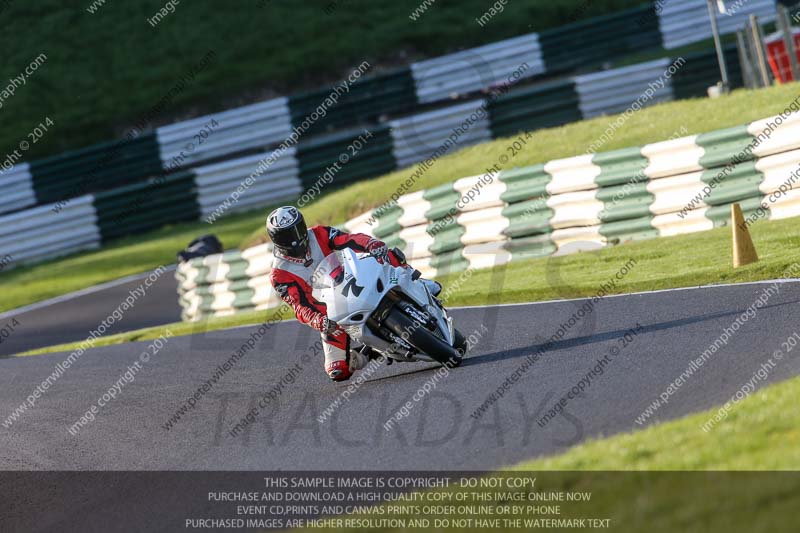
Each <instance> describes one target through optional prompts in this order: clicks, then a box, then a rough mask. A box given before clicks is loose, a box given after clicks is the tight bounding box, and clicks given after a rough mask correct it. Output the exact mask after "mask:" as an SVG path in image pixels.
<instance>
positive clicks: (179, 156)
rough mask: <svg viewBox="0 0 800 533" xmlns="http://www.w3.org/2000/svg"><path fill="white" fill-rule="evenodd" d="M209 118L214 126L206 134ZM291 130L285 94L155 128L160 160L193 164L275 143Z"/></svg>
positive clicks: (286, 135) (168, 163) (285, 136)
mask: <svg viewBox="0 0 800 533" xmlns="http://www.w3.org/2000/svg"><path fill="white" fill-rule="evenodd" d="M212 120H215V121H216V122H217V124H218V125H217V126H216V127H214V128H213V129H211V131H210V132H209V133H208V137H207V138H203V137H201V136H200V133H201V130H202V129H203V128H204V127H205V125H206V124H208V123H210V122H211V121H212ZM291 131H292V125H291V118H290V114H289V105H288V99H287V98H275V99H272V100H267V101H265V102H258V103H257V104H252V105H246V106H242V107H236V108H234V109H229V110H227V111H222V112H219V113H211V114H209V115H204V116H202V117H197V118H193V119H191V120H184V121H182V122H177V123H175V124H171V125H169V126H162V127H160V128H158V129H157V130H156V137H157V138H158V147H159V154H160V157H161V164H162V166H163V167H164V168H170V165H171V164H176V165H179V166H183V167H187V166H195V165H197V164H198V163H200V162H202V161H207V160H209V159H213V158H217V157H222V156H228V155H230V154H234V153H237V152H243V151H246V150H253V149H261V150H264V149H266V148H267V147H269V146H273V145H276V144H278V143H280V142H282V141H283V140H285V139H286V138H288V137H289V134H290V133H291Z"/></svg>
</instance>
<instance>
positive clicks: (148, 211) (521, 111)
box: [0, 52, 737, 265]
mask: <svg viewBox="0 0 800 533" xmlns="http://www.w3.org/2000/svg"><path fill="white" fill-rule="evenodd" d="M710 54H712V52H709V53H708V54H705V53H704V54H699V55H697V54H695V55H692V56H687V57H686V58H685V61H684V62H682V63H681V64H680V65H681V66H680V67H679V68H678V71H677V73H675V75H674V76H673V77H672V78H671V79H669V80H666V81H665V83H664V87H663V89H661V90H660V91H656V92H655V94H654V96H653V97H651V98H649V99H646V100H642V101H641V105H642V107H644V106H646V105H651V104H653V103H656V102H658V101H662V100H669V99H672V98H673V91H677V90H678V89H677V88H678V87H680V88H681V89H680V90H681V91H682V93H683V96H692V95H693V92H695V91H697V92H705V86H706V85H708V84H710V83H712V80H713V79H714V76H715V75H714V74H713V69H712V72H711V73H709V71H708V70H707V69H706V70H704V69H703V68H701V66H702V65H704V64H705V63H706V62H707V59H708V58H707V57H706V55H710ZM673 64H676V65H677V62H676V61H675V60H668V59H662V60H657V61H653V62H648V63H643V64H640V65H632V66H629V67H623V68H620V69H612V70H608V71H604V72H602V73H596V74H591V75H586V76H576V77H574V78H572V79H566V80H561V81H558V82H549V83H544V84H540V85H535V86H529V87H520V88H511V89H510V90H509V91H508V92H506V93H504V94H501V95H500V96H497V97H492V98H488V99H475V100H472V101H467V102H461V103H456V104H453V105H451V106H449V107H446V108H443V109H437V110H434V111H429V112H425V113H420V114H417V115H413V116H410V117H404V118H400V119H396V120H392V121H390V122H389V123H388V124H384V125H380V126H377V127H373V128H371V129H369V130H367V129H358V130H349V131H340V132H336V133H334V134H329V135H318V136H316V137H312V138H310V139H307V140H306V139H303V140H301V141H300V142H299V143H298V144H297V146H296V147H290V148H288V149H286V150H284V151H278V152H274V151H272V150H267V151H262V152H259V153H255V154H249V155H244V156H239V157H238V158H236V159H230V160H226V161H222V162H217V163H206V164H203V165H202V166H198V167H195V168H194V169H191V170H179V171H177V172H172V173H170V174H166V175H161V173H160V172H156V173H154V174H153V175H152V176H149V177H148V176H145V177H142V178H140V179H138V180H136V181H135V182H133V183H127V184H124V185H122V186H121V187H120V186H117V187H114V188H111V189H106V188H105V186H104V187H103V190H100V191H96V192H95V193H94V195H95V204H96V206H97V212H98V215H97V217H98V221H99V222H98V223H99V225H100V230H101V236H102V240H103V242H105V241H107V240H109V239H113V238H116V237H120V236H123V235H129V234H135V233H137V232H143V231H147V230H149V229H154V228H157V227H159V226H161V225H163V224H167V223H175V222H181V221H188V220H197V219H198V218H201V217H202V218H204V219H206V220H209V221H211V222H213V221H214V220H216V219H217V218H219V217H220V216H223V215H225V214H229V213H234V212H237V211H243V210H247V209H255V208H258V207H265V206H268V205H274V204H276V203H279V202H285V201H291V200H293V199H295V198H298V197H300V196H301V195H302V194H303V192H304V191H307V190H310V189H312V188H315V187H317V188H322V187H323V186H324V187H325V188H327V187H334V188H335V187H339V186H342V185H346V184H348V183H351V182H353V181H356V180H360V179H365V178H369V177H373V176H377V175H380V174H383V173H386V172H389V171H391V170H393V169H395V168H398V167H402V166H406V165H409V164H412V163H415V162H417V161H422V160H425V159H428V158H433V157H434V156H435V154H438V155H441V154H443V153H447V152H448V151H450V150H452V149H454V148H455V147H459V148H461V147H464V146H468V145H471V144H475V143H478V142H483V141H486V140H488V139H490V138H496V137H501V136H506V135H511V134H514V133H516V132H519V131H527V130H534V129H537V128H541V127H548V126H557V125H560V124H564V123H567V122H572V121H574V120H579V119H581V118H584V117H589V116H595V115H597V114H600V113H602V112H614V111H620V110H622V109H623V108H624V107H626V106H630V105H632V104H633V102H635V101H637V100H640V96H642V95H644V94H645V91H646V90H647V88H648V87H649V86H650V84H652V83H655V82H657V81H658V80H659V78H662V77H663V74H664V71H666V69H667V68H668V67H669V65H673ZM651 78H652V81H647V80H648V79H651ZM696 79H705V81H703V82H699V83H698V82H696V81H691V82H690V81H689V80H696ZM732 79H733V80H734V81H735V80H736V79H737V78H732ZM615 87H616V88H617V89H614V88H615ZM487 101H488V104H487ZM275 105H277V104H275ZM278 107H280V106H278ZM254 112H255V111H254ZM217 116H218V115H217ZM232 116H233V115H228V116H227V118H226V117H220V120H219V122H218V123H219V126H218V127H219V128H223V129H220V130H219V131H215V132H214V133H213V134H212V135H211V136H210V137H209V141H208V142H216V141H215V139H217V137H214V135H216V134H219V135H222V136H221V137H218V138H219V139H224V138H225V137H224V135H227V134H226V133H225V130H224V124H225V122H224V121H225V120H228V119H231V117H232ZM210 117H212V116H209V117H202V118H201V119H198V122H197V123H196V124H194V126H193V127H196V126H198V125H200V126H202V125H203V124H206V123H207V122H208V120H210ZM233 118H234V119H237V117H235V116H234V117H233ZM239 118H240V117H239ZM215 120H216V119H215ZM287 120H288V117H284V122H283V125H282V126H281V125H279V126H276V127H277V128H278V130H280V128H284V127H287V123H286V121H287ZM278 130H275V131H278ZM185 131H191V129H189V130H185ZM185 131H184V130H178V129H176V130H174V131H173V133H172V134H171V135H174V136H175V139H176V140H175V141H173V142H175V143H176V147H177V146H179V144H177V143H178V141H177V139H182V138H184V137H182V136H183V135H184V133H185ZM268 134H269V135H277V133H275V132H272V133H268ZM367 134H369V135H371V136H370V137H369V138H366V137H365V136H366V135H367ZM164 135H166V134H164ZM359 137H360V138H362V139H363V141H362V142H361V143H360V148H359V149H358V150H354V149H353V148H354V147H355V143H354V141H355V140H356V139H359ZM161 138H162V139H165V138H166V137H165V136H162V137H161ZM262 140H263V138H262ZM235 141H237V137H235V136H233V137H230V138H228V140H227V141H225V143H228V142H234V144H235ZM258 142H261V141H258ZM225 143H223V145H224V144H225ZM140 146H141V145H140ZM201 146H205V143H204V144H203V145H201ZM248 146H249V147H250V148H253V147H255V146H256V144H254V143H253V144H250V145H248ZM204 149H205V150H208V151H207V152H206V155H205V156H201V158H202V159H204V158H205V157H215V156H216V155H218V152H216V151H217V150H218V149H223V148H221V147H220V145H213V144H212V145H209V147H208V148H204ZM126 150H127V151H126ZM130 150H132V147H128V148H121V149H120V150H119V152H118V153H117V156H116V157H115V158H112V159H113V161H115V162H116V163H117V164H116V166H115V167H114V168H117V169H123V168H125V167H130V166H131V165H134V163H135V162H132V161H130V160H128V159H126V158H125V157H123V155H124V154H128V155H130V153H131V152H130ZM166 153H167V152H164V153H163V154H162V155H164V154H166ZM273 153H276V154H280V155H279V157H276V158H275V161H274V162H273V163H272V164H271V165H269V166H266V167H265V166H264V165H263V164H262V162H263V161H265V160H266V159H267V158H268V157H269V156H270V155H271V154H273ZM90 154H91V156H92V157H97V155H98V154H97V153H96V152H92V151H85V152H83V153H82V156H84V157H80V154H77V153H73V154H72V155H71V156H70V161H71V162H73V163H75V162H78V163H79V164H80V165H84V166H86V165H87V164H89V163H87V161H91V160H92V159H91V158H90V157H88V156H89V155H90ZM212 154H213V155H212ZM148 157H149V156H148ZM596 157H597V158H602V157H605V156H603V155H602V154H598V155H597V156H596ZM165 161H166V160H165ZM123 163H124V164H123ZM151 163H152V158H151ZM155 164H156V165H159V166H160V163H159V162H156V163H155ZM151 166H152V165H151ZM144 168H148V166H147V165H145V167H144ZM121 171H123V170H121ZM124 172H127V173H128V176H131V175H132V174H131V172H130V170H129V169H128V170H125V171H124ZM29 176H30V174H29V173H28V172H27V167H26V166H25V165H18V166H15V167H13V168H12V169H11V170H9V171H8V172H6V173H4V174H2V175H0V183H3V184H4V185H5V184H6V183H5V181H10V183H8V184H7V185H8V186H9V189H8V191H9V192H8V194H7V195H6V197H7V198H15V199H16V200H15V201H17V200H18V201H19V202H20V203H19V204H18V205H23V206H26V207H30V203H31V202H32V201H33V197H32V192H31V191H32V189H31V187H32V185H31V184H34V185H35V176H34V179H33V180H31V178H30V177H29ZM250 176H254V178H253V179H250ZM72 177H73V178H74V179H71V182H72V186H75V185H76V183H78V184H79V183H81V182H82V181H81V180H82V178H80V177H78V175H77V174H75V173H73V174H72ZM4 180H5V181H4ZM76 180H77V182H76ZM108 182H109V183H114V180H113V179H109V180H108ZM158 184H162V185H163V186H159V185H158ZM60 187H61V188H62V190H63V186H60ZM0 201H2V200H0ZM26 203H27V205H25V204H26ZM65 205H69V202H67V203H66V204H65ZM45 227H46V226H42V228H45ZM459 228H460V226H458V225H456V226H454V227H453V228H451V229H450V230H449V231H450V233H446V234H445V237H446V236H447V235H453V236H455V235H456V233H457V232H459V231H462V230H461V229H459ZM414 231H419V228H417V230H414ZM453 232H455V233H453ZM539 240H541V239H539ZM69 242H71V241H69V240H66V241H64V244H63V246H64V248H63V250H62V251H63V252H64V253H67V252H69V251H77V250H79V249H80V248H79V247H76V248H74V249H72V250H70V249H68V247H67V244H68V243H69ZM538 243H539V241H536V242H535V243H532V244H531V246H534V248H535V247H536V246H540V244H538ZM78 244H80V243H78ZM515 245H516V244H515ZM76 246H78V245H76ZM526 246H527V245H526ZM3 253H8V252H7V251H5V250H3V249H2V248H0V254H3ZM20 259H21V258H20ZM442 261H446V258H445V259H443V258H442V257H437V258H436V259H435V262H436V264H437V265H438V264H439V263H441V262H442Z"/></svg>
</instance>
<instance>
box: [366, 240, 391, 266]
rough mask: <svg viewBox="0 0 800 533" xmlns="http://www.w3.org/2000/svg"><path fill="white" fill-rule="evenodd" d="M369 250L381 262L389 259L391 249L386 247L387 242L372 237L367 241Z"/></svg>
mask: <svg viewBox="0 0 800 533" xmlns="http://www.w3.org/2000/svg"><path fill="white" fill-rule="evenodd" d="M367 252H369V255H371V256H372V257H374V258H375V259H377V260H378V262H379V263H381V264H382V263H383V262H384V261H387V260H388V259H389V249H388V248H387V247H386V243H384V242H383V241H379V240H377V239H372V240H371V241H369V242H368V243H367Z"/></svg>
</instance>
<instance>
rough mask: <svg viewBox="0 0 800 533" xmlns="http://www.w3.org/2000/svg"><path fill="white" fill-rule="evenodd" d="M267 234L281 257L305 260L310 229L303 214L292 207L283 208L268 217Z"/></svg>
mask: <svg viewBox="0 0 800 533" xmlns="http://www.w3.org/2000/svg"><path fill="white" fill-rule="evenodd" d="M267 233H268V234H269V238H270V239H272V244H273V245H274V246H275V250H276V251H277V252H278V253H280V254H281V255H285V256H287V257H294V258H296V259H305V257H306V253H307V252H308V228H307V227H306V221H305V219H304V218H303V215H302V213H300V211H299V210H298V209H297V208H296V207H292V206H290V205H289V206H287V205H285V206H283V207H279V208H278V209H276V210H274V211H273V212H272V213H270V214H269V216H268V217H267Z"/></svg>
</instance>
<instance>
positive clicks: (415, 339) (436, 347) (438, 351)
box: [383, 302, 462, 368]
mask: <svg viewBox="0 0 800 533" xmlns="http://www.w3.org/2000/svg"><path fill="white" fill-rule="evenodd" d="M405 305H411V304H408V303H406V302H403V303H400V304H398V305H396V306H395V307H393V308H392V310H391V311H389V314H388V315H386V318H385V319H384V321H383V325H384V326H386V327H387V328H388V329H389V330H391V332H392V333H394V334H395V335H397V336H398V337H400V338H402V339H404V340H405V341H406V342H407V343H409V344H410V345H412V346H413V347H414V348H416V349H417V350H419V351H420V352H422V353H425V354H428V355H429V356H431V357H432V358H434V359H435V360H436V361H438V362H439V363H441V364H443V365H447V366H448V367H450V368H455V367H457V366H458V365H460V364H461V361H462V354H461V353H459V351H458V350H456V349H455V348H453V347H452V346H450V345H449V344H447V343H446V342H444V341H443V340H442V339H440V338H439V337H437V336H436V335H435V334H434V333H433V332H432V331H430V330H428V329H427V328H426V327H425V325H424V324H420V323H419V322H417V321H415V320H414V319H413V318H411V317H410V316H409V315H408V314H406V312H405V311H404V306H405ZM415 311H416V312H417V313H420V311H419V310H418V309H415Z"/></svg>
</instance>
